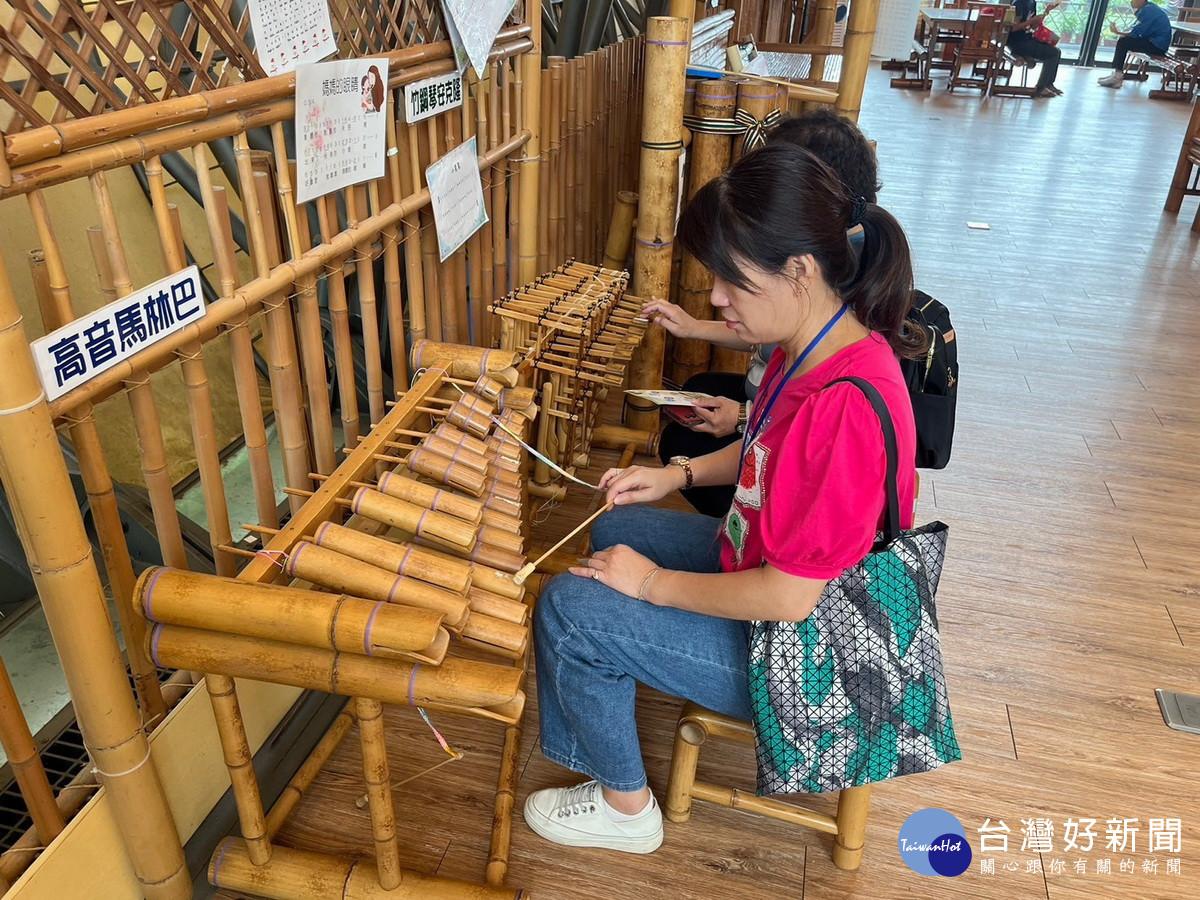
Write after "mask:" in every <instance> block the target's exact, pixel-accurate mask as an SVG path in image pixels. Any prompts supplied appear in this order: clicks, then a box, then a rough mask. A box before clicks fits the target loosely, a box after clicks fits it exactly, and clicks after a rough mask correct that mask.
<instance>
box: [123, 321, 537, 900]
mask: <svg viewBox="0 0 1200 900" xmlns="http://www.w3.org/2000/svg"><path fill="white" fill-rule="evenodd" d="M435 351H440V353H439V355H438V361H437V362H436V363H431V362H430V361H429V357H430V355H431V354H432V353H434V352H435ZM516 361H517V359H516V356H515V354H513V353H509V352H503V351H498V350H496V351H487V350H481V349H476V348H469V347H456V346H454V345H431V344H430V343H429V342H423V343H419V344H418V345H417V346H416V347H415V348H414V352H413V359H412V363H413V366H414V368H415V369H423V370H424V371H423V372H420V373H419V375H418V377H417V379H416V381H415V383H414V384H413V386H412V388H411V389H410V390H409V391H408V392H407V393H405V394H403V395H401V396H400V397H399V398H398V400H397V401H396V402H395V404H394V405H393V406H392V408H391V409H390V411H388V412H387V413H386V414H385V415H384V416H383V418H382V420H381V421H380V422H379V423H378V424H376V425H375V426H374V427H373V428H372V429H371V430H370V432H369V433H368V434H367V435H365V436H364V437H363V438H362V439H361V441H360V442H359V444H358V445H357V446H356V447H354V448H353V449H350V450H348V451H347V454H348V455H347V457H346V459H345V460H344V461H343V462H342V463H341V465H340V466H338V468H337V469H336V470H335V471H334V472H333V474H332V475H330V476H329V477H327V478H324V479H323V480H322V483H321V485H320V487H319V488H318V490H317V491H316V492H314V493H312V494H310V495H308V496H307V497H305V498H304V500H303V503H302V504H301V505H300V507H299V509H298V510H297V511H296V512H295V514H294V515H293V516H292V518H291V520H290V521H289V522H287V524H285V525H284V526H283V527H282V528H281V529H278V530H276V529H267V528H257V529H255V530H256V531H258V532H259V533H263V534H269V535H270V538H269V540H268V541H267V542H266V545H265V547H264V548H263V549H262V550H260V551H258V552H257V553H251V554H248V555H251V556H253V559H252V560H251V561H250V562H249V563H248V564H247V565H246V567H245V568H244V569H243V570H242V572H241V573H240V574H239V575H238V576H237V577H236V578H229V577H222V576H217V575H202V574H195V573H191V572H186V571H182V570H177V569H170V568H164V567H156V568H152V569H149V570H147V571H146V572H144V573H143V574H142V576H141V578H140V579H139V580H138V583H137V586H136V589H135V591H134V606H135V610H136V612H137V613H138V614H140V615H141V617H142V618H143V619H144V621H145V627H146V639H145V646H146V651H147V654H148V655H149V657H150V658H151V659H152V660H153V661H154V663H155V664H156V665H159V666H166V667H173V668H181V669H190V670H194V671H199V672H203V673H205V677H206V684H207V687H208V691H209V694H210V699H211V701H212V704H213V711H214V713H215V715H216V718H217V722H218V730H219V733H220V736H221V744H222V747H223V749H224V753H225V759H226V763H227V766H228V769H229V774H230V780H231V782H232V783H233V788H234V797H235V800H236V801H237V807H238V814H239V820H240V824H241V837H239V838H231V839H229V840H227V841H226V842H224V843H223V844H222V845H221V847H220V848H219V849H218V851H217V854H216V855H215V856H214V857H213V862H212V864H211V865H210V869H209V877H210V880H211V881H212V883H213V884H214V885H215V886H217V887H218V888H224V889H228V890H233V891H239V892H243V891H244V892H249V893H253V894H260V895H262V896H268V897H317V896H321V895H322V894H321V890H320V888H319V887H318V886H317V882H318V881H319V880H320V879H318V878H316V877H315V876H314V875H313V874H312V873H314V872H315V873H325V875H327V876H328V878H329V879H330V883H331V884H332V883H334V882H337V883H338V884H341V883H343V882H345V880H346V878H348V877H352V879H353V880H354V882H355V885H356V893H355V896H363V897H376V896H389V897H391V896H410V895H411V896H417V895H418V894H409V893H394V892H395V891H397V890H398V889H400V890H403V889H402V888H401V882H402V881H403V883H404V885H407V886H409V890H410V891H411V890H418V889H419V896H422V897H433V898H437V897H472V898H476V897H478V898H493V897H494V898H499V897H512V896H513V894H514V891H513V890H511V889H504V888H503V887H501V886H500V885H501V884H502V883H503V880H504V875H505V872H506V870H507V859H508V844H509V839H510V832H511V813H512V803H513V795H514V792H515V782H516V755H517V749H518V746H519V741H520V731H519V728H520V721H521V715H522V712H523V710H524V703H525V695H524V693H523V691H522V684H523V680H524V675H525V660H526V657H527V654H528V651H529V644H530V622H529V608H528V606H526V605H525V593H524V589H523V588H522V587H521V586H520V585H519V584H518V583H517V581H516V580H515V578H514V575H515V573H517V572H518V571H519V570H520V569H521V568H522V567H523V566H524V565H525V561H526V559H525V551H526V534H525V531H526V529H525V523H524V517H523V510H524V497H525V476H524V468H523V459H522V455H521V454H522V448H521V445H520V443H519V441H518V439H517V437H515V436H514V435H518V436H522V437H524V436H527V435H528V433H529V430H530V426H531V423H532V414H533V413H534V412H535V411H536V407H534V406H533V403H532V400H533V396H534V394H533V391H532V390H531V389H528V388H520V387H518V386H517V380H518V375H517V372H516V370H515V369H514V368H513V367H512V364H513V363H514V362H516ZM497 422H503V423H504V425H505V427H506V428H507V429H508V430H504V429H502V428H500V427H498V425H497V424H496V423H497ZM318 480H321V479H318ZM234 678H253V679H256V680H261V681H269V682H276V683H281V684H290V685H295V686H298V687H302V688H306V689H310V690H320V691H325V692H328V693H334V694H342V695H345V696H348V697H352V698H354V703H353V717H354V719H355V720H356V721H357V722H358V724H359V736H360V740H361V742H362V746H363V757H364V775H365V778H366V782H367V792H366V793H367V805H368V808H369V811H370V815H371V823H372V831H373V835H374V840H375V850H376V864H375V866H374V868H371V867H369V866H365V865H362V864H361V863H360V864H356V863H355V861H354V860H352V859H349V858H341V857H335V856H329V855H324V854H312V853H308V852H301V851H297V850H292V849H288V848H283V847H278V846H275V845H273V844H272V841H271V838H272V836H273V834H274V833H275V832H276V831H277V830H278V828H279V827H280V825H281V824H282V821H283V819H284V818H285V817H286V814H287V812H288V811H289V810H290V808H291V804H293V803H294V800H295V797H297V796H298V795H299V794H301V793H303V791H304V789H305V788H306V787H307V784H308V783H310V782H311V780H312V779H313V778H315V776H316V774H317V772H318V771H319V768H320V763H321V761H323V760H324V759H326V758H328V755H329V753H331V752H332V747H329V746H326V743H327V742H322V746H321V747H320V748H318V752H317V754H316V756H317V757H319V759H318V760H317V762H316V763H315V764H312V765H306V766H305V767H303V768H302V770H301V773H300V774H298V775H297V779H298V780H299V783H298V781H297V780H294V781H293V790H292V791H290V792H285V797H289V796H290V799H289V800H288V801H287V802H288V804H289V805H288V806H287V807H286V808H284V809H283V810H282V812H281V813H278V814H273V815H267V814H266V813H265V811H264V809H263V805H262V801H261V798H260V796H259V789H258V783H257V780H256V778H255V775H254V773H253V767H252V766H251V765H250V762H251V756H250V751H249V745H248V742H247V739H246V734H245V730H244V728H243V726H242V720H241V715H240V711H239V708H238V702H237V691H236V687H235V685H234V681H233V679H234ZM383 703H390V704H396V705H401V706H418V707H427V708H432V709H438V710H446V711H450V712H457V713H463V714H466V715H470V716H474V717H476V718H482V719H487V720H491V721H496V722H500V723H502V724H503V725H505V727H506V729H507V731H506V735H505V749H504V754H503V756H502V759H501V764H500V777H499V783H498V788H497V794H496V803H495V815H494V824H493V830H492V842H491V852H490V854H489V857H488V865H487V882H488V884H487V886H485V885H479V884H467V883H464V882H456V881H451V880H449V879H437V878H432V879H427V878H424V877H422V876H419V875H415V874H414V873H411V872H402V871H401V868H400V851H399V844H398V841H397V834H396V815H395V810H394V808H393V801H392V793H391V776H390V774H389V770H388V761H387V755H386V748H385V746H384V743H383V726H382V719H381V715H382V707H381V704H383ZM339 722H340V724H339V725H337V726H335V727H336V733H333V734H332V736H331V739H330V742H331V743H333V744H334V745H336V742H337V740H339V739H340V737H341V736H344V734H345V733H346V732H347V731H348V730H349V728H348V723H346V722H344V721H341V720H339ZM351 873H353V874H351ZM339 878H341V879H342V881H340V882H339V881H338V879H339ZM358 891H361V893H358Z"/></svg>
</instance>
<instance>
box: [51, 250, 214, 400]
mask: <svg viewBox="0 0 1200 900" xmlns="http://www.w3.org/2000/svg"><path fill="white" fill-rule="evenodd" d="M203 316H204V292H203V291H202V290H201V289H200V270H199V269H198V268H196V267H195V266H189V267H188V268H186V269H184V270H182V271H180V272H176V273H175V274H174V275H169V276H167V277H166V278H163V279H160V280H159V281H156V282H154V284H152V285H150V286H149V287H145V288H142V289H141V290H140V291H136V292H135V293H132V294H130V295H129V296H128V297H124V298H122V299H120V300H117V301H116V302H114V303H110V304H108V305H107V306H104V307H101V308H100V309H98V310H96V311H95V312H90V313H87V314H86V315H82V316H80V317H79V318H78V319H76V320H75V321H74V322H72V323H70V324H69V325H64V326H63V327H62V328H59V329H58V330H57V331H52V332H51V333H50V334H48V335H46V336H45V337H43V338H38V339H37V340H36V341H34V342H33V343H32V344H30V349H31V350H32V351H33V359H34V362H35V363H36V364H37V368H38V374H39V375H40V376H41V378H42V387H44V388H45V389H46V396H47V397H48V398H49V399H50V400H55V399H57V398H58V397H61V396H62V395H63V394H65V393H67V392H68V391H70V390H72V389H74V388H77V387H79V385H81V384H83V383H85V382H86V381H88V380H89V379H91V378H92V376H93V375H99V374H100V373H101V372H104V371H106V370H108V369H111V368H112V367H113V366H115V365H116V364H117V363H119V362H121V361H122V360H124V359H128V358H129V357H130V356H133V354H135V353H137V352H138V351H139V350H144V349H146V348H147V347H149V346H152V345H153V344H156V343H158V341H160V340H162V339H163V338H165V337H166V336H167V335H169V334H172V333H173V332H176V331H178V330H179V329H180V328H183V327H184V326H185V325H187V324H189V323H191V322H194V321H196V320H197V319H200V318H203Z"/></svg>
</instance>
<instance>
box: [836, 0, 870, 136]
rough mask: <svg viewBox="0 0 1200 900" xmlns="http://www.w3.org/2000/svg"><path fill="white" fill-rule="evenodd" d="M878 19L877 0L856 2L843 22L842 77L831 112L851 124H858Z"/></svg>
mask: <svg viewBox="0 0 1200 900" xmlns="http://www.w3.org/2000/svg"><path fill="white" fill-rule="evenodd" d="M878 19H879V0H855V2H854V3H851V4H850V13H849V15H848V17H847V19H846V40H845V42H844V44H843V51H842V77H841V79H840V80H839V81H838V97H837V101H836V102H835V103H834V109H836V110H837V111H838V112H840V113H841V114H842V115H844V116H846V117H847V118H849V119H850V120H851V121H854V122H857V121H858V114H859V112H860V111H861V110H862V95H863V86H864V85H865V84H866V81H867V70H868V69H869V68H870V66H871V42H872V41H873V40H874V39H875V23H876V21H877V20H878Z"/></svg>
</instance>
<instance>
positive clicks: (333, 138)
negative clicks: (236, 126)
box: [296, 59, 388, 203]
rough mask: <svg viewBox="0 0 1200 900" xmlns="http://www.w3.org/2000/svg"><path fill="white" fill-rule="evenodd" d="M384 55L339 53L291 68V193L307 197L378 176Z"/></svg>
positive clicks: (384, 98)
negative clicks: (367, 56)
mask: <svg viewBox="0 0 1200 900" xmlns="http://www.w3.org/2000/svg"><path fill="white" fill-rule="evenodd" d="M387 73H388V61H387V60H386V59H344V60H336V61H335V62H327V63H312V64H311V65H306V66H301V67H300V68H299V69H297V70H296V131H297V144H298V145H299V148H298V153H297V156H298V159H297V160H296V181H297V182H299V183H298V184H297V185H296V199H297V200H298V201H299V202H300V203H307V202H308V201H309V200H312V199H314V198H315V197H320V196H323V195H325V194H328V193H329V192H330V191H336V190H338V189H340V188H344V187H349V186H350V185H352V184H360V183H361V182H364V181H370V180H371V179H373V178H382V177H383V173H384V158H385V155H386V150H387V136H386V134H385V128H384V117H385V116H386V114H387Z"/></svg>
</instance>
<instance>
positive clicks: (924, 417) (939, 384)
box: [900, 291, 958, 469]
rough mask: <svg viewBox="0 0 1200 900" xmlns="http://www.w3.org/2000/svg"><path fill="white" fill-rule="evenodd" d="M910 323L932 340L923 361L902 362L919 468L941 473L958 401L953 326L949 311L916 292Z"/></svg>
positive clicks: (927, 296) (951, 434)
mask: <svg viewBox="0 0 1200 900" xmlns="http://www.w3.org/2000/svg"><path fill="white" fill-rule="evenodd" d="M908 321H909V323H910V324H912V325H915V326H916V327H918V328H921V329H922V330H923V331H924V332H925V333H926V334H927V335H928V336H929V350H928V351H927V352H926V354H925V355H924V356H923V357H922V358H921V359H902V360H900V369H901V371H903V372H904V380H905V381H906V382H907V383H908V393H909V396H910V397H911V398H912V406H913V418H915V419H916V422H917V468H918V469H941V468H944V467H945V465H946V463H948V462H949V461H950V445H951V443H953V441H954V407H955V404H956V402H957V400H958V345H957V344H956V343H955V341H954V326H953V325H951V324H950V310H948V309H946V307H945V306H943V305H942V304H941V303H940V302H938V301H937V300H935V299H933V298H932V297H930V296H929V295H928V294H926V293H925V292H924V291H913V303H912V309H910V310H909V312H908Z"/></svg>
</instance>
